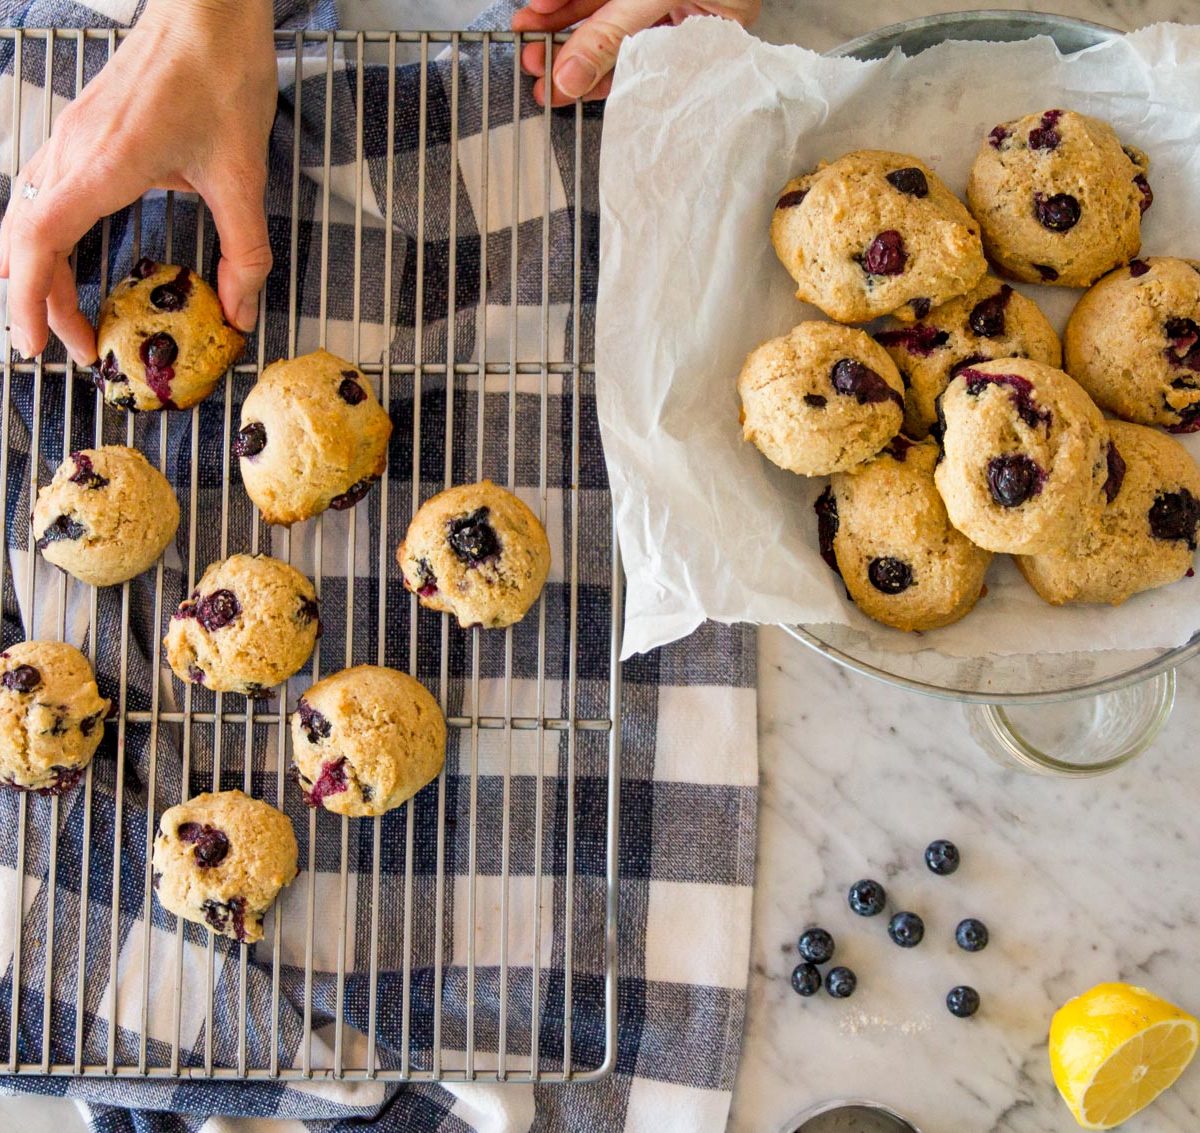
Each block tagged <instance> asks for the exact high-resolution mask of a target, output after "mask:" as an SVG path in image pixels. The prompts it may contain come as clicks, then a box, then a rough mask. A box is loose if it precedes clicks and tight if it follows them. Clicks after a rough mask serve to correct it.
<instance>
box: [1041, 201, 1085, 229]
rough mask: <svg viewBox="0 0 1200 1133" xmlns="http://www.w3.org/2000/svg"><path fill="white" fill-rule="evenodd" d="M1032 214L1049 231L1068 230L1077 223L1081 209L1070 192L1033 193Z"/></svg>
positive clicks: (1081, 213)
mask: <svg viewBox="0 0 1200 1133" xmlns="http://www.w3.org/2000/svg"><path fill="white" fill-rule="evenodd" d="M1033 215H1034V216H1035V217H1037V222H1038V224H1040V225H1041V226H1042V227H1043V228H1045V229H1047V230H1048V231H1050V232H1070V231H1071V229H1072V228H1074V227H1075V225H1077V224H1078V223H1079V218H1080V216H1082V215H1083V210H1082V209H1081V208H1080V206H1079V201H1077V200H1076V199H1075V198H1074V197H1073V196H1071V194H1070V193H1054V194H1052V195H1051V196H1046V194H1045V193H1034V194H1033Z"/></svg>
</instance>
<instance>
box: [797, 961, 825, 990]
mask: <svg viewBox="0 0 1200 1133" xmlns="http://www.w3.org/2000/svg"><path fill="white" fill-rule="evenodd" d="M792 990H793V991H794V992H795V993H796V994H797V995H803V996H804V997H805V998H807V997H808V996H810V995H816V994H817V992H818V991H820V990H821V973H820V972H818V971H817V968H816V965H815V964H797V965H796V966H795V967H794V968H793V969H792Z"/></svg>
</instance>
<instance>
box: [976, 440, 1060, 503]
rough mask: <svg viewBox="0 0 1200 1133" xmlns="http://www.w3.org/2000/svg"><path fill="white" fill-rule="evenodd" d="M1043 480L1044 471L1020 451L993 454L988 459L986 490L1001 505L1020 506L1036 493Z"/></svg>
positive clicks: (1039, 489)
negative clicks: (998, 454) (1001, 454)
mask: <svg viewBox="0 0 1200 1133" xmlns="http://www.w3.org/2000/svg"><path fill="white" fill-rule="evenodd" d="M1045 482H1046V473H1045V471H1044V470H1043V469H1042V468H1040V467H1039V466H1038V465H1037V463H1036V462H1035V461H1033V460H1031V459H1030V458H1029V457H1028V456H1026V455H1025V454H1024V453H1022V452H1013V453H1007V454H1005V455H1004V456H995V457H992V459H991V460H989V461H988V466H987V483H988V491H989V492H990V493H991V496H992V499H993V500H995V501H996V503H998V504H999V505H1000V506H1001V507H1009V508H1011V507H1020V506H1021V505H1022V504H1023V503H1025V501H1026V500H1029V499H1032V498H1033V497H1034V496H1036V495H1038V494H1039V493H1040V492H1041V490H1042V485H1043V484H1045Z"/></svg>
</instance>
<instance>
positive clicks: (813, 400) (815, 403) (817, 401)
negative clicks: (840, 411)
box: [804, 393, 828, 409]
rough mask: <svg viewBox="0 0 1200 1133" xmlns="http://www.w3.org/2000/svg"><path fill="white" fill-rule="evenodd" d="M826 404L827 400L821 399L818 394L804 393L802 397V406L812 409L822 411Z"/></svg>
mask: <svg viewBox="0 0 1200 1133" xmlns="http://www.w3.org/2000/svg"><path fill="white" fill-rule="evenodd" d="M827 402H828V398H825V397H822V396H821V395H820V394H819V393H806V394H805V395H804V404H805V405H808V406H811V407H812V408H813V409H824V408H825V405H826V404H827Z"/></svg>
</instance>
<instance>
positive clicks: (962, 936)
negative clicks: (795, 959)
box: [792, 839, 988, 1019]
mask: <svg viewBox="0 0 1200 1133" xmlns="http://www.w3.org/2000/svg"><path fill="white" fill-rule="evenodd" d="M961 860H962V859H961V857H960V855H959V852H958V847H957V846H956V845H955V844H954V843H953V842H949V841H946V840H945V839H938V840H937V841H936V842H931V843H930V844H929V846H927V847H926V849H925V864H926V865H927V866H928V867H929V870H930V872H932V873H935V874H937V875H938V876H940V877H947V876H949V875H950V874H952V873H954V872H955V870H957V869H958V867H959V865H960V863H961ZM847 903H848V904H849V906H850V909H851V911H852V912H854V913H856V914H857V915H858V916H860V917H875V916H878V915H879V914H880V913H882V912H883V911H884V910H885V909H886V908H887V890H886V889H884V887H883V886H882V885H881V884H880V883H879V882H878V881H874V880H873V879H871V878H862V879H861V880H859V881H856V882H855V883H854V884H853V885H851V886H850V890H849V893H848V894H847ZM887 932H888V936H889V937H890V938H891V939H892V941H893V942H894V943H895V944H897V945H899V946H900V947H901V948H916V947H917V946H918V945H919V944H920V943H921V941H922V940H924V938H925V922H924V921H923V920H922V919H921V917H920V916H919V915H918V914H917V913H914V912H909V911H907V910H902V911H899V912H897V913H895V914H893V915H892V917H891V919H890V920H889V921H888V928H887ZM954 940H955V943H956V944H957V945H958V947H959V948H961V949H962V950H963V951H964V952H981V951H982V950H983V949H984V948H986V947H987V944H988V930H987V925H985V924H984V923H983V921H981V920H979V919H978V918H976V917H966V918H964V919H963V920H961V921H959V923H958V925H957V927H956V928H955V930H954ZM835 948H836V944H835V942H834V939H833V936H832V935H831V934H830V933H829V932H828V930H826V929H824V928H822V927H820V926H819V925H814V926H812V927H810V928H807V929H805V930H804V932H803V933H802V934H801V935H800V939H799V941H798V942H797V946H796V950H797V951H798V952H799V954H800V963H799V964H797V965H796V967H795V968H794V969H793V970H792V988H793V990H794V991H795V992H796V994H797V995H801V996H804V997H805V998H808V997H809V996H813V995H816V994H817V992H818V991H820V990H821V987H822V986H824V988H825V991H826V992H827V993H828V994H829V995H830V996H831V997H832V998H834V999H846V998H848V997H849V996H851V995H853V994H854V991H855V988H857V986H858V977H857V976H856V975H855V974H854V972H853V971H852V970H851V969H850V968H847V967H844V966H841V965H839V966H837V967H834V968H830V969H829V971H828V972H827V973H826V974H825V975H824V977H822V974H821V965H822V964H827V963H829V961H830V960H832V959H833V954H834V951H835ZM979 1004H980V1000H979V992H978V991H976V990H975V988H973V987H970V986H967V985H965V984H963V985H959V986H957V987H952V988H951V989H950V990H949V992H947V993H946V1008H947V1010H949V1012H950V1014H951V1015H955V1016H957V1017H958V1018H960V1019H966V1018H969V1017H970V1016H972V1015H974V1014H975V1013H976V1012H977V1011H978V1010H979Z"/></svg>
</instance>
